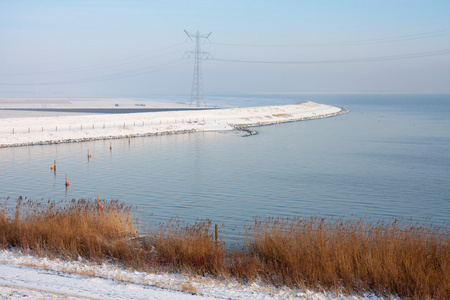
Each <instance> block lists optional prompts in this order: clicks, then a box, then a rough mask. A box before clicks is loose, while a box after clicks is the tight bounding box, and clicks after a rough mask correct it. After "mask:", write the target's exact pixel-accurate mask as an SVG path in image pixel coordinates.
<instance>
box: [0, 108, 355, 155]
mask: <svg viewBox="0 0 450 300" xmlns="http://www.w3.org/2000/svg"><path fill="white" fill-rule="evenodd" d="M13 112H14V113H13ZM346 112H348V110H346V109H343V108H340V107H335V106H330V105H324V104H318V103H315V102H312V101H306V102H304V103H299V104H290V105H275V106H262V107H245V108H230V109H206V110H182V111H164V112H145V113H126V114H94V115H93V114H85V115H76V116H74V115H60V114H57V113H53V115H55V114H56V115H57V116H48V112H47V116H45V117H35V116H31V117H25V118H21V117H14V116H17V111H13V110H3V111H2V115H4V116H6V117H4V118H2V119H0V147H11V146H25V145H42V144H55V143H68V142H81V141H89V140H100V139H116V138H129V137H138V136H150V135H158V134H175V133H188V132H201V131H220V130H233V129H242V128H247V127H253V126H262V125H272V124H277V123H285V122H294V121H302V120H311V119H319V118H326V117H332V116H336V115H339V114H342V113H346ZM30 115H33V114H30Z"/></svg>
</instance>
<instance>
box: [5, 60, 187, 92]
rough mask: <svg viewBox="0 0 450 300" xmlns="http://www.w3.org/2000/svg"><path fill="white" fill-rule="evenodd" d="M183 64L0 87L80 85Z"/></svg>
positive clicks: (174, 61) (164, 64)
mask: <svg viewBox="0 0 450 300" xmlns="http://www.w3.org/2000/svg"><path fill="white" fill-rule="evenodd" d="M184 64H185V63H184V61H183V60H182V59H180V58H179V59H175V60H172V61H168V62H164V63H160V64H157V65H154V66H152V68H150V67H148V66H147V67H142V68H138V69H133V70H129V71H125V72H118V73H113V74H109V75H103V76H97V77H90V78H85V79H74V80H58V81H48V82H35V83H0V86H35V85H66V84H81V83H91V82H99V81H108V80H114V79H121V78H128V77H134V76H139V75H143V74H148V73H152V72H159V71H165V70H170V69H174V68H178V67H180V66H183V65H184Z"/></svg>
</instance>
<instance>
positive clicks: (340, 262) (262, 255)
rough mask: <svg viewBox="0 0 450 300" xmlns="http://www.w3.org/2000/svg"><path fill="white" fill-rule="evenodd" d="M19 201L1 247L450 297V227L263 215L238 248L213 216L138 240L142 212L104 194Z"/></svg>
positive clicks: (173, 224)
mask: <svg viewBox="0 0 450 300" xmlns="http://www.w3.org/2000/svg"><path fill="white" fill-rule="evenodd" d="M16 203H17V204H16V208H15V209H10V210H8V209H6V205H4V206H3V208H0V247H2V248H9V247H16V248H21V249H24V250H26V251H31V252H33V253H35V254H38V255H39V254H40V255H55V256H56V255H57V256H63V257H68V258H71V259H74V258H77V257H78V256H81V257H83V258H86V259H91V260H103V259H105V258H107V259H111V260H114V261H117V262H120V263H122V264H123V265H124V266H126V267H130V268H134V269H139V270H155V269H164V270H169V271H177V272H178V271H181V272H189V273H193V274H209V275H213V276H215V277H228V276H232V277H236V278H240V279H242V280H245V281H251V280H254V279H256V278H258V279H261V280H264V281H266V282H267V283H270V284H273V285H277V286H282V285H285V286H289V287H297V288H303V287H308V288H310V289H326V290H336V291H344V292H345V293H349V294H362V293H365V292H373V293H376V294H378V295H381V296H388V295H397V296H400V297H404V298H414V299H449V298H450V272H449V269H450V243H449V235H448V229H447V228H432V227H423V226H420V225H418V224H409V223H407V222H406V223H404V222H400V221H399V220H392V221H390V222H378V223H375V224H373V223H368V222H367V221H366V220H364V219H361V220H350V221H344V220H342V219H338V220H333V219H326V218H319V217H311V218H293V219H276V218H268V219H263V220H259V219H255V221H254V223H252V225H251V226H247V234H246V237H245V238H243V240H242V246H241V247H240V248H239V249H232V250H231V249H229V248H227V247H226V245H225V244H224V243H222V242H216V241H215V240H214V231H213V230H211V227H212V226H211V225H212V224H211V221H209V220H206V221H199V222H196V223H195V224H193V225H189V224H185V223H183V222H181V221H180V220H178V219H174V220H171V221H169V222H168V223H166V224H160V226H158V227H157V228H155V229H154V230H151V229H148V230H146V232H144V233H145V234H146V238H145V239H133V237H134V236H136V235H137V231H136V228H135V227H134V222H133V220H134V216H133V210H132V209H131V208H130V207H127V206H124V205H123V204H120V203H118V202H117V201H110V202H105V201H102V202H101V205H103V206H104V209H103V210H98V205H97V203H96V201H89V200H73V201H71V202H69V203H63V202H60V203H56V202H52V201H49V202H48V203H46V204H38V203H34V202H31V201H22V199H21V198H19V199H18V200H17V202H16ZM183 290H185V291H189V292H193V293H195V291H194V289H192V288H191V287H188V286H186V287H183Z"/></svg>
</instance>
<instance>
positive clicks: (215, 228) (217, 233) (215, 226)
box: [214, 224, 219, 244]
mask: <svg viewBox="0 0 450 300" xmlns="http://www.w3.org/2000/svg"><path fill="white" fill-rule="evenodd" d="M218 240H219V225H217V224H215V225H214V241H215V242H216V244H217V241H218Z"/></svg>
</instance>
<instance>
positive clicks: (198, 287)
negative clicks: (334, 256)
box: [0, 250, 381, 300]
mask: <svg viewBox="0 0 450 300" xmlns="http://www.w3.org/2000/svg"><path fill="white" fill-rule="evenodd" d="M0 298H1V299H21V298H27V299H43V298H45V299H61V298H64V299H175V300H178V299H189V300H191V299H201V300H205V299H317V300H325V299H339V300H354V299H367V300H369V299H370V300H376V299H381V298H378V297H375V296H373V295H366V296H362V297H356V296H343V295H337V294H332V293H325V292H323V293H315V292H312V291H309V290H298V289H288V288H276V287H273V286H267V285H264V284H262V283H259V282H255V283H250V284H242V283H239V282H237V281H235V280H232V279H223V280H217V279H213V278H208V277H204V276H193V275H183V274H167V273H160V274H157V273H145V272H136V271H127V270H125V269H123V268H120V267H119V266H117V265H113V264H110V263H103V264H94V263H89V262H87V261H84V260H82V259H81V258H80V259H79V260H78V261H65V260H61V259H49V258H38V257H34V256H30V255H26V254H23V253H21V252H19V251H14V250H0Z"/></svg>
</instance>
